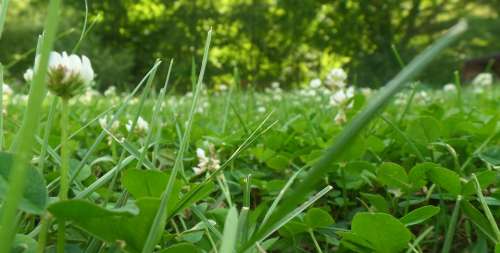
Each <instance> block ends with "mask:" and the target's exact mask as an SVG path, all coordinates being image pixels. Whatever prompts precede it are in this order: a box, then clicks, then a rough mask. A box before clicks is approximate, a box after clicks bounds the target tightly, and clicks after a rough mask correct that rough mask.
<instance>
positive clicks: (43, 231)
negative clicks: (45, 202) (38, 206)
mask: <svg viewBox="0 0 500 253" xmlns="http://www.w3.org/2000/svg"><path fill="white" fill-rule="evenodd" d="M51 222H52V215H51V214H50V213H45V214H44V215H43V216H42V221H41V228H40V234H39V235H38V247H37V253H44V252H45V244H46V243H47V233H48V230H49V226H50V223H51Z"/></svg>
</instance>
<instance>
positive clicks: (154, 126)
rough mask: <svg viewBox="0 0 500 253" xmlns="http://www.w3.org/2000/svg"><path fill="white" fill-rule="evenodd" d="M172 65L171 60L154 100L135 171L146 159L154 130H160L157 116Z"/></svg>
mask: <svg viewBox="0 0 500 253" xmlns="http://www.w3.org/2000/svg"><path fill="white" fill-rule="evenodd" d="M173 63H174V61H173V60H171V61H170V65H169V67H168V73H167V78H166V79H165V84H164V86H163V88H162V89H161V91H160V95H159V96H158V98H157V99H156V103H155V106H154V109H153V110H154V111H153V117H152V118H151V127H150V128H149V130H148V134H147V136H146V140H145V141H144V148H143V150H142V152H141V155H140V157H139V162H138V163H137V169H140V167H141V166H142V162H143V161H144V159H145V158H146V153H147V152H148V147H149V144H150V143H151V139H152V138H153V132H154V130H156V129H161V123H160V120H159V116H160V111H161V105H162V103H163V100H164V99H165V93H166V91H167V87H168V81H169V79H170V72H171V71H172V64H173ZM158 142H159V140H157V141H156V143H158ZM155 147H156V145H155ZM153 166H154V162H153Z"/></svg>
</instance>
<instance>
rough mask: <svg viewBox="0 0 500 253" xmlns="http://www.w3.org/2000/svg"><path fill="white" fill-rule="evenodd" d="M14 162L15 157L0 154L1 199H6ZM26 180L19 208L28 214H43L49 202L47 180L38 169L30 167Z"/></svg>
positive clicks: (3, 153) (8, 154)
mask: <svg viewBox="0 0 500 253" xmlns="http://www.w3.org/2000/svg"><path fill="white" fill-rule="evenodd" d="M13 161H14V155H12V154H10V153H5V152H0V199H4V198H5V194H6V193H7V191H8V188H9V176H10V170H11V168H12V164H13V163H12V162H13ZM25 180H26V183H25V187H24V192H23V197H22V199H21V204H20V206H19V208H20V209H21V210H22V211H24V212H27V213H31V214H42V213H43V212H44V210H45V207H46V206H47V202H48V192H47V187H46V186H45V179H44V178H43V176H42V174H40V172H38V171H37V170H36V169H34V168H32V167H28V168H27V175H26V179H25Z"/></svg>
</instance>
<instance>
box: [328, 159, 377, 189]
mask: <svg viewBox="0 0 500 253" xmlns="http://www.w3.org/2000/svg"><path fill="white" fill-rule="evenodd" d="M375 170H376V169H375V166H373V165H372V164H371V163H369V162H364V161H354V162H349V163H347V164H346V166H345V167H340V168H339V175H338V177H336V180H335V183H337V184H338V185H339V186H340V187H342V188H346V189H359V188H361V187H362V186H363V185H365V184H366V183H367V182H370V181H368V178H369V177H371V176H372V175H373V174H374V173H375Z"/></svg>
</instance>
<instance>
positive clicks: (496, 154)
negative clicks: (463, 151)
mask: <svg viewBox="0 0 500 253" xmlns="http://www.w3.org/2000/svg"><path fill="white" fill-rule="evenodd" d="M478 156H479V158H481V160H483V161H484V162H485V163H488V164H490V165H491V166H500V146H493V147H487V148H485V149H484V150H483V151H481V152H480V153H479V154H478Z"/></svg>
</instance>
